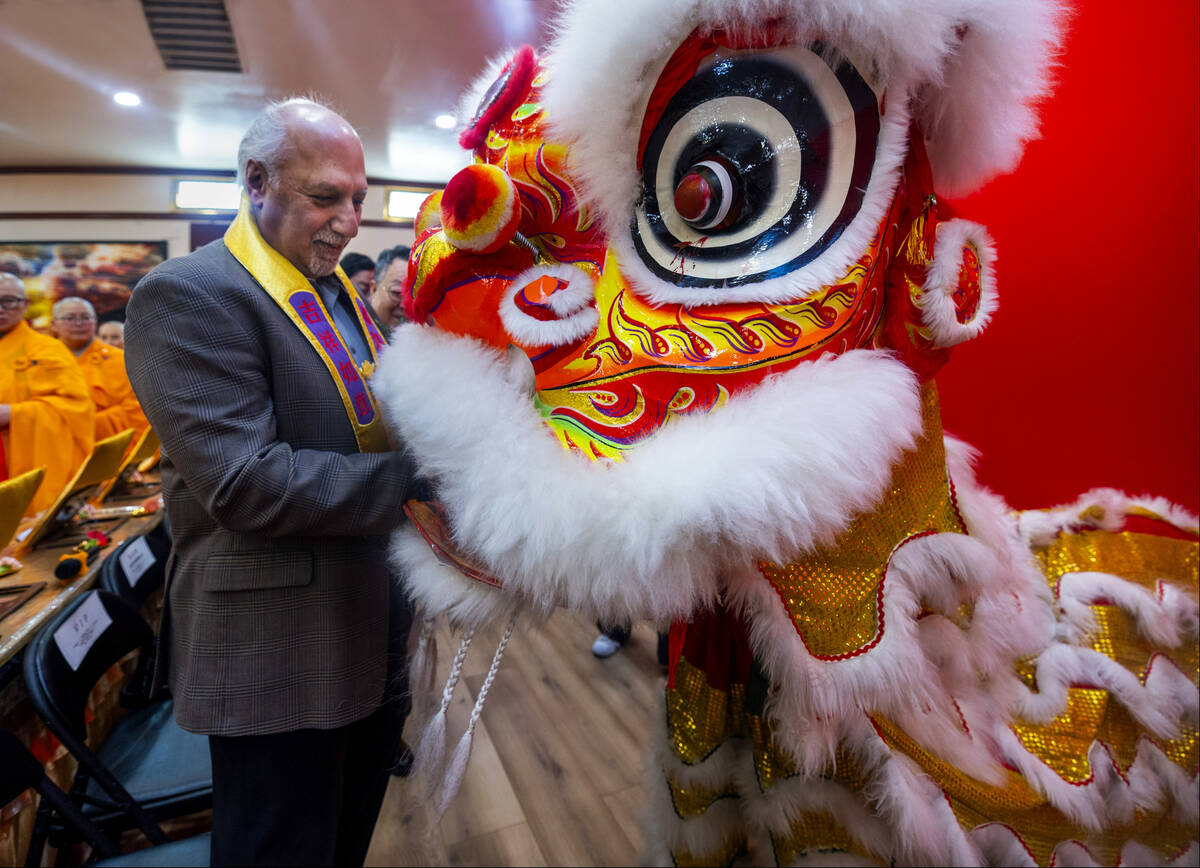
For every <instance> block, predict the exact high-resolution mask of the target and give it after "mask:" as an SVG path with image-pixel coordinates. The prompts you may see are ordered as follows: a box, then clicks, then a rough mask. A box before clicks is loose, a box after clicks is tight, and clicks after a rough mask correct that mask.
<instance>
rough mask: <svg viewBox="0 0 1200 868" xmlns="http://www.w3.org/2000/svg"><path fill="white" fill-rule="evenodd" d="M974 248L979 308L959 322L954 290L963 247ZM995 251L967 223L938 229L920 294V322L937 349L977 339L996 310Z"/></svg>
mask: <svg viewBox="0 0 1200 868" xmlns="http://www.w3.org/2000/svg"><path fill="white" fill-rule="evenodd" d="M967 246H970V247H972V248H974V250H975V253H976V255H977V256H978V257H979V288H980V296H979V306H978V307H977V308H976V310H975V314H974V316H972V317H971V319H969V320H968V321H967V322H965V323H961V322H959V321H958V317H957V315H956V314H955V311H954V297H953V296H954V290H955V289H956V288H957V286H958V275H959V271H960V270H961V267H962V262H963V256H962V250H963V248H964V247H967ZM995 262H996V248H995V245H993V244H992V239H991V237H990V236H989V235H988V232H987V230H986V229H984V228H983V227H982V226H980V225H979V224H978V223H972V222H970V221H969V220H960V219H954V220H947V221H945V222H943V223H939V224H938V226H937V240H936V241H935V242H934V245H933V261H932V262H931V263H929V270H928V273H927V276H926V279H925V286H924V288H923V289H924V291H923V292H922V294H921V301H920V308H921V322H922V323H923V324H924V325H925V327H926V328H927V329H929V333H930V336H931V337H932V338H933V341H934V343H935V344H936V345H937V346H939V347H952V346H954V345H955V344H960V343H962V342H963V341H968V340H970V339H971V338H974V337H978V335H979V333H980V332H982V331H983V330H984V329H985V328H986V327H987V324H988V323H989V322H991V320H992V314H993V313H995V311H996V278H995Z"/></svg>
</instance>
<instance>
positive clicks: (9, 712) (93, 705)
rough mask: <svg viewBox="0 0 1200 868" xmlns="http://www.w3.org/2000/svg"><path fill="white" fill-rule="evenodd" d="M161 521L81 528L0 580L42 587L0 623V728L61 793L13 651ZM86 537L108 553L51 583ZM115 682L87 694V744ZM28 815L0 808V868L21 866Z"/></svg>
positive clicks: (124, 502)
mask: <svg viewBox="0 0 1200 868" xmlns="http://www.w3.org/2000/svg"><path fill="white" fill-rule="evenodd" d="M157 491H158V483H157V480H155V485H154V486H153V487H147V488H145V489H142V490H139V491H137V492H136V493H135V494H134V493H131V494H129V495H127V496H124V497H119V498H110V499H109V500H108V501H107V502H106V504H105V505H106V506H110V507H132V506H136V505H138V504H140V503H142V502H143V501H144V500H146V499H147V498H148V497H151V496H152V495H154V494H156V493H157ZM162 519H163V514H162V511H161V510H160V511H158V512H155V513H151V514H149V515H141V516H127V517H124V518H122V519H119V520H115V521H114V520H106V521H98V522H92V523H88V524H85V525H82V526H81V527H79V528H77V529H73V531H72V532H71V534H69V535H67V536H64V537H57V538H53V539H49V540H46V541H44V542H43V543H42V544H39V546H38V547H37V548H35V549H34V551H32V552H31V553H29V554H27V555H24V556H23V557H21V558H20V559H19V560H20V561H21V563H22V568H21V569H20V570H19V571H17V572H15V573H12V574H10V575H7V576H3V577H0V588H4V587H12V586H14V585H24V584H29V583H31V582H45V586H44V587H43V588H42V589H41V591H39V592H38V593H37V594H36V595H35V596H33V597H31V598H30V599H28V600H27V601H26V602H25V603H24V604H23V605H22V606H21V608H19V609H17V610H16V611H14V612H12V613H10V614H9V615H8V617H6V618H4V619H2V620H0V724H2V725H5V726H7V727H8V728H9V729H10V730H12V731H13V732H16V733H17V734H18V736H19V737H22V738H23V740H25V742H26V744H28V745H30V747H31V749H33V751H34V753H35V755H37V756H38V757H39V759H41V760H42V761H43V762H44V763H45V765H46V770H47V774H49V775H50V777H51V779H52V780H54V781H55V782H56V783H58V784H59V785H60V786H63V787H64V788H65V787H66V786H69V783H70V780H71V778H72V777H73V776H74V774H75V763H74V759H73V757H71V756H70V755H69V754H66V753H65V751H63V750H62V749H61V746H60V745H58V743H57V739H54V738H53V736H51V735H50V734H49V733H48V732H46V731H45V728H44V727H43V726H42V725H41V722H40V720H38V719H37V716H36V714H35V712H34V711H33V708H32V706H31V705H30V704H29V700H28V698H27V697H26V696H25V691H24V684H23V682H22V681H21V679H20V678H19V677H18V676H19V675H20V674H21V650H22V649H23V648H24V647H25V646H26V645H27V644H28V643H29V641H30V640H31V639H32V638H33V637H34V635H35V634H36V633H37V631H38V630H39V629H41V628H42V627H43V626H44V625H45V624H46V623H48V622H49V621H50V620H51V619H52V618H53V617H54V616H55V615H56V614H57V613H58V612H60V611H62V610H63V608H64V607H65V606H67V605H68V604H69V603H70V602H71V601H72V600H74V599H75V598H76V597H78V596H79V595H80V594H82V593H83V592H84V591H86V590H88V589H89V588H90V587H92V586H93V585H94V584H95V581H96V576H97V575H98V574H99V568H100V565H101V564H102V563H103V562H104V560H105V559H106V558H108V557H110V556H111V555H112V554H113V552H115V551H116V549H117V546H118V545H119V544H120V543H121V542H122V541H123V540H125V539H128V538H129V537H132V536H135V535H138V534H143V533H146V532H147V531H149V530H152V529H153V528H154V527H155V526H156V525H158V524H159V523H160V522H161V521H162ZM90 529H98V530H105V532H106V533H108V534H109V543H108V545H107V546H105V547H104V548H103V549H100V550H99V552H97V554H96V556H95V557H94V558H93V560H92V562H91V563H90V564H89V565H88V571H87V572H86V573H85V574H84V575H82V576H79V577H78V578H75V579H72V580H69V581H66V582H64V581H61V580H59V579H57V578H55V576H54V568H55V566H56V565H57V564H58V560H59V557H60V556H61V555H63V554H65V553H67V552H69V551H70V550H71V549H72V548H73V547H74V545H75V544H76V543H77V542H78V541H79V540H81V539H83V537H84V536H85V534H86V532H87V531H88V530H90ZM123 677H124V675H123V674H121V673H110V675H106V676H105V677H104V678H102V679H101V684H100V685H98V688H97V690H96V691H94V693H93V697H92V699H91V701H90V702H89V715H90V717H91V719H90V721H89V723H88V732H89V739H91V738H93V737H95V738H102V737H103V734H104V733H105V732H107V730H108V728H109V727H110V726H111V725H112V723H113V722H114V721H115V719H116V717H117V716H118V715H119V714H120V711H121V710H120V708H119V707H118V703H117V697H118V694H119V692H120V686H121V681H122V680H123ZM35 811H36V800H35V799H34V797H33V795H32V794H31V793H28V792H27V793H25V794H24V795H22V796H21V797H19V798H18V799H17V800H16V801H15V802H13V803H11V804H10V805H7V806H5V805H0V866H10V865H19V864H22V861H23V860H24V856H25V850H26V849H27V848H28V839H29V833H30V832H31V831H32V827H33V815H34V813H35Z"/></svg>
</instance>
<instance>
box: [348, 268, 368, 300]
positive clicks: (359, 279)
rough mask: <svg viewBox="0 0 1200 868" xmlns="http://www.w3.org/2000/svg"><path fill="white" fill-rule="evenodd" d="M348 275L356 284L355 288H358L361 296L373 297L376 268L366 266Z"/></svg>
mask: <svg viewBox="0 0 1200 868" xmlns="http://www.w3.org/2000/svg"><path fill="white" fill-rule="evenodd" d="M346 276H347V277H348V278H350V282H351V283H353V284H354V288H355V289H356V290H358V294H359V295H360V296H362V297H363V298H370V297H371V290H372V289H374V288H375V270H374V269H373V268H364V269H363V270H362V271H356V272H354V273H353V274H347V275H346Z"/></svg>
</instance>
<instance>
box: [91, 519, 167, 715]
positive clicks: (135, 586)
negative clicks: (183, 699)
mask: <svg viewBox="0 0 1200 868" xmlns="http://www.w3.org/2000/svg"><path fill="white" fill-rule="evenodd" d="M142 545H144V546H145V547H146V549H147V550H148V551H149V553H150V555H151V557H152V558H153V560H151V561H150V562H148V563H146V562H145V561H144V560H143V561H142V564H143V569H142V571H141V572H139V573H136V574H133V575H130V574H129V573H127V572H126V570H125V565H124V564H123V563H122V560H121V557H122V555H123V554H125V553H126V552H127V551H129V549H130V548H131V547H132V546H142ZM170 555H171V536H170V531H169V530H168V529H167V524H166V516H163V521H162V522H160V523H159V524H158V525H156V526H155V527H154V528H153V529H151V530H149V531H147V532H146V533H145V534H139V535H137V536H132V537H129V538H128V539H126V540H123V541H122V542H121V543H120V544H118V545H117V547H116V548H115V549H113V550H112V551H111V552H110V553H109V554H108V555H107V556H106V557H105V558H104V560H103V561H101V562H100V566H99V567H98V568H97V574H96V580H97V583H98V584H99V585H100V587H101V588H103V589H104V590H106V591H109V592H110V593H113V594H116V595H117V596H118V597H120V598H121V599H122V600H123V601H125V602H126V603H128V604H129V606H130V608H132V609H136V610H138V611H141V609H142V606H143V605H144V604H145V602H146V600H147V599H149V597H150V595H151V594H153V593H154V592H155V591H157V590H158V589H159V588H161V587H162V586H163V583H164V582H165V580H166V575H167V558H168V557H170ZM155 652H156V648H155V646H153V645H152V646H151V647H150V648H149V650H143V651H142V652H140V653H139V654H138V659H137V665H136V666H135V668H134V671H133V672H132V673H130V675H129V677H128V678H127V679H126V681H125V683H124V684H123V685H122V686H121V705H122V706H124V707H125V708H129V709H137V708H142V707H143V706H145V705H146V704H147V703H149V702H154V701H158V700H163V699H167V698H169V697H170V691H169V690H167V688H166V686H165V685H158V686H156V685H155V684H154V683H153V676H154V658H155Z"/></svg>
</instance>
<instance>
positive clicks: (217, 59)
mask: <svg viewBox="0 0 1200 868" xmlns="http://www.w3.org/2000/svg"><path fill="white" fill-rule="evenodd" d="M142 10H143V11H144V12H145V13H146V23H147V24H149V25H150V35H151V36H152V37H154V44H155V45H157V46H158V53H159V54H161V55H162V59H163V63H164V64H166V67H167V69H198V70H202V71H204V72H241V71H242V61H241V58H239V57H238V51H237V43H236V42H234V39H233V29H232V28H231V27H230V26H229V15H228V14H227V13H226V11H225V0H142Z"/></svg>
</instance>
